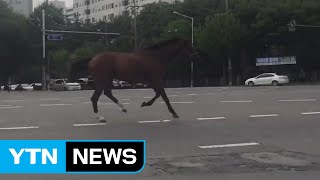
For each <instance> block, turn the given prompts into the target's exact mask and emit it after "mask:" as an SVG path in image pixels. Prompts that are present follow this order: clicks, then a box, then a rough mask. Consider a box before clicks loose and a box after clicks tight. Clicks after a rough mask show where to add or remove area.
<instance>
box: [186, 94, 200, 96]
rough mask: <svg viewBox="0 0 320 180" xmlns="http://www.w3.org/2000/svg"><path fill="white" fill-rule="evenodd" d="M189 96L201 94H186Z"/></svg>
mask: <svg viewBox="0 0 320 180" xmlns="http://www.w3.org/2000/svg"><path fill="white" fill-rule="evenodd" d="M186 95H187V96H198V95H199V94H186Z"/></svg>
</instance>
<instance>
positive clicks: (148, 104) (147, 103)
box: [141, 89, 161, 107]
mask: <svg viewBox="0 0 320 180" xmlns="http://www.w3.org/2000/svg"><path fill="white" fill-rule="evenodd" d="M154 91H155V93H156V95H155V96H154V97H153V98H152V99H151V100H150V101H148V102H143V103H142V105H141V107H146V106H151V105H152V104H153V103H154V102H155V101H156V100H157V99H158V98H159V97H160V94H161V93H160V91H157V89H154Z"/></svg>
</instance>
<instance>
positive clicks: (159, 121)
mask: <svg viewBox="0 0 320 180" xmlns="http://www.w3.org/2000/svg"><path fill="white" fill-rule="evenodd" d="M170 121H171V120H157V121H138V122H139V123H141V124H145V123H166V122H170Z"/></svg>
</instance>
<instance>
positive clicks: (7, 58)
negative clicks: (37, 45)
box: [0, 0, 33, 81]
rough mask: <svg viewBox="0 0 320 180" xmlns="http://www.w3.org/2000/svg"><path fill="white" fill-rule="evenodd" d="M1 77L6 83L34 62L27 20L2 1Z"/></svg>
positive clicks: (0, 24) (0, 9)
mask: <svg viewBox="0 0 320 180" xmlns="http://www.w3.org/2000/svg"><path fill="white" fill-rule="evenodd" d="M0 27H1V28H0V77H2V79H3V81H5V80H6V79H7V78H8V77H9V76H13V75H15V74H16V73H17V72H18V71H19V70H21V69H23V68H25V65H28V63H30V62H32V60H33V59H32V51H31V49H30V47H31V44H30V40H29V38H28V24H27V21H26V19H25V18H24V17H23V16H22V15H19V14H16V13H14V12H13V11H12V10H11V9H10V8H9V7H8V5H7V4H6V3H5V2H3V1H2V0H0Z"/></svg>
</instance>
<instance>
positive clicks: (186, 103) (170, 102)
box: [159, 102, 194, 104]
mask: <svg viewBox="0 0 320 180" xmlns="http://www.w3.org/2000/svg"><path fill="white" fill-rule="evenodd" d="M159 103H160V104H165V102H159ZM193 103H194V102H170V104H193Z"/></svg>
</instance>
